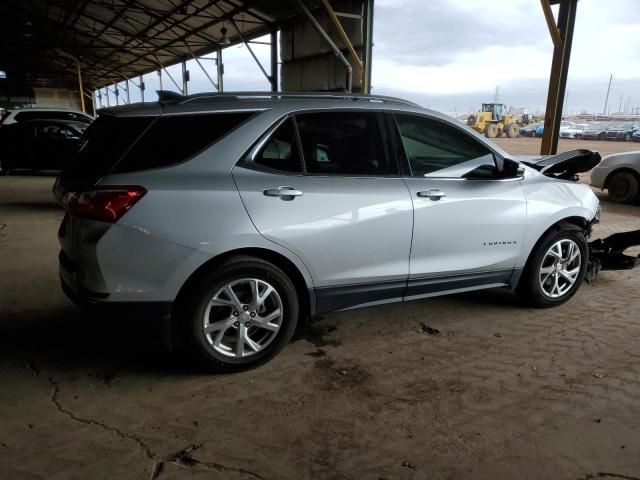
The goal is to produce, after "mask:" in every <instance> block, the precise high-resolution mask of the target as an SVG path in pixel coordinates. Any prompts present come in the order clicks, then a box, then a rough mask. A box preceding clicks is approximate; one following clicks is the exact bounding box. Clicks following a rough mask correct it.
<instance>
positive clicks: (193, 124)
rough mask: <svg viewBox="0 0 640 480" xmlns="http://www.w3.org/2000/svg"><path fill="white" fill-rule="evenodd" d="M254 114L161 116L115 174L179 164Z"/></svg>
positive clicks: (118, 165) (117, 168)
mask: <svg viewBox="0 0 640 480" xmlns="http://www.w3.org/2000/svg"><path fill="white" fill-rule="evenodd" d="M252 115H253V113H252V112H240V113H215V114H202V115H174V116H167V117H160V118H158V119H157V120H156V121H155V122H154V123H153V124H152V125H151V127H150V128H149V129H148V130H147V131H146V132H145V134H144V135H143V136H142V138H140V140H138V142H136V144H135V145H134V146H133V147H132V148H131V150H129V151H128V152H127V154H126V155H125V156H124V158H122V160H120V161H119V162H118V164H117V165H116V166H115V168H114V169H113V173H123V172H132V171H137V170H146V169H149V168H158V167H166V166H168V165H173V164H176V163H180V162H182V161H184V160H187V159H189V158H191V157H192V156H194V155H195V154H196V153H198V152H200V151H202V150H204V149H205V148H206V147H208V146H209V145H211V144H212V143H214V142H215V141H217V140H219V139H220V138H221V137H222V136H223V135H225V134H227V133H229V132H230V131H231V130H233V129H234V128H235V127H237V126H238V125H240V124H241V123H242V122H244V121H245V120H246V119H247V118H249V117H251V116H252Z"/></svg>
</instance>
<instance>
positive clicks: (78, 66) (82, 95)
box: [76, 59, 87, 113]
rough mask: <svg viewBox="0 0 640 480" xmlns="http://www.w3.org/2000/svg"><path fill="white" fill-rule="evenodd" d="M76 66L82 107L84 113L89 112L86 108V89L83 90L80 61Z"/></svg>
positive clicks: (77, 61)
mask: <svg viewBox="0 0 640 480" xmlns="http://www.w3.org/2000/svg"><path fill="white" fill-rule="evenodd" d="M76 66H77V68H78V88H79V89H80V105H81V106H82V113H85V112H86V111H87V110H86V108H85V106H84V88H82V72H81V71H80V61H79V60H77V59H76Z"/></svg>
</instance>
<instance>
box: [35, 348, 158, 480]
mask: <svg viewBox="0 0 640 480" xmlns="http://www.w3.org/2000/svg"><path fill="white" fill-rule="evenodd" d="M26 364H27V368H28V369H29V370H31V371H32V372H33V373H34V375H35V376H36V377H38V378H44V379H45V380H46V381H47V382H48V383H49V384H50V385H51V395H50V397H49V398H50V399H51V403H53V405H54V406H55V407H56V409H57V410H58V412H60V413H61V414H62V415H65V416H66V417H68V418H69V419H70V420H72V421H74V422H77V423H81V424H83V425H91V426H95V427H99V428H101V429H103V430H105V431H107V432H110V433H112V434H113V435H115V436H116V437H119V438H121V439H123V440H129V441H132V442H134V443H135V444H136V445H137V446H138V447H140V450H141V451H142V453H143V454H144V456H145V457H147V459H149V460H151V461H152V462H153V464H152V467H151V472H152V475H153V471H154V469H155V458H154V455H153V454H152V453H151V449H150V448H149V447H148V446H147V444H146V443H144V442H143V441H142V440H141V439H140V438H138V437H136V436H135V435H130V434H128V433H126V432H123V431H122V430H121V429H119V428H116V427H112V426H110V425H107V424H106V423H103V422H100V421H98V420H95V419H93V418H81V417H79V416H78V415H76V414H75V413H73V411H71V410H70V409H68V408H65V407H64V406H63V405H62V403H61V402H60V399H59V395H60V385H59V382H57V381H56V380H55V379H54V378H53V377H51V376H43V375H42V374H41V372H40V370H39V369H38V368H36V366H35V365H34V363H33V362H32V361H30V360H27V361H26Z"/></svg>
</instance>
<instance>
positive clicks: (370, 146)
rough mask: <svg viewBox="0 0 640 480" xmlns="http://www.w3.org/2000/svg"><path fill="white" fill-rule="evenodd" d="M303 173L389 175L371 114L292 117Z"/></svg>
mask: <svg viewBox="0 0 640 480" xmlns="http://www.w3.org/2000/svg"><path fill="white" fill-rule="evenodd" d="M296 121H297V123H298V132H299V133H300V142H301V144H302V151H303V157H304V162H305V167H306V171H307V173H310V174H320V175H366V176H373V175H375V176H377V175H391V174H396V173H397V171H396V170H397V169H396V168H392V166H391V165H390V163H389V162H388V160H387V158H386V156H385V155H384V151H383V149H382V144H381V140H380V131H379V128H378V123H377V118H376V115H375V113H370V112H323V113H306V114H301V115H296Z"/></svg>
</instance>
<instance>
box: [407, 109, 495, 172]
mask: <svg viewBox="0 0 640 480" xmlns="http://www.w3.org/2000/svg"><path fill="white" fill-rule="evenodd" d="M395 118H396V123H397V125H398V130H399V133H400V137H401V139H402V145H403V147H404V152H405V154H406V157H407V159H408V160H409V164H410V166H411V173H412V174H413V175H414V176H424V175H428V176H434V177H478V178H483V177H487V178H492V177H493V176H495V174H496V167H495V160H494V157H493V154H492V152H491V151H490V150H489V149H488V148H487V147H485V146H484V145H482V144H481V143H480V142H478V141H477V140H476V139H475V138H473V137H472V136H471V135H470V134H468V133H466V132H464V131H463V130H460V129H457V128H455V127H453V126H451V125H447V124H446V123H444V122H441V121H437V120H432V119H429V118H426V117H418V116H413V115H395Z"/></svg>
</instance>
